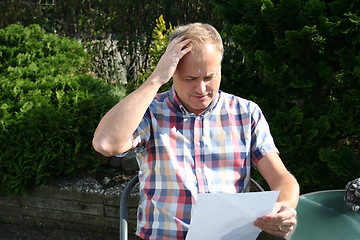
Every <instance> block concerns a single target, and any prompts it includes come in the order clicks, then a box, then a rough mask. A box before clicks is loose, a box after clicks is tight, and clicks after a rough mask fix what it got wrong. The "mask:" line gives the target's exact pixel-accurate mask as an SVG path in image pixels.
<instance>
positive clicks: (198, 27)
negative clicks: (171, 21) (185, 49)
mask: <svg viewBox="0 0 360 240" xmlns="http://www.w3.org/2000/svg"><path fill="white" fill-rule="evenodd" d="M182 36H184V38H185V39H191V45H192V47H193V48H194V50H197V49H199V48H201V47H202V46H203V44H204V43H211V44H214V45H215V47H216V48H217V50H218V51H219V53H221V57H222V56H223V54H224V46H223V42H222V38H221V36H220V34H219V32H218V31H217V30H216V29H215V28H214V27H213V26H211V25H210V24H207V23H190V24H187V25H182V26H178V27H177V28H176V29H175V31H174V32H173V33H172V34H171V35H170V42H171V41H172V40H173V39H174V38H177V37H182Z"/></svg>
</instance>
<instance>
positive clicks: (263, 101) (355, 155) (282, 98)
mask: <svg viewBox="0 0 360 240" xmlns="http://www.w3.org/2000/svg"><path fill="white" fill-rule="evenodd" d="M214 2H216V5H217V9H218V11H219V13H220V15H221V17H222V18H223V19H225V22H226V31H225V32H226V33H227V34H226V35H225V36H226V39H227V41H228V42H231V43H232V44H229V45H228V48H227V49H226V50H227V52H226V54H225V59H224V68H223V72H224V78H223V85H222V88H223V89H225V90H228V91H231V92H233V93H236V94H238V95H240V96H244V97H246V98H250V99H253V100H255V101H256V102H258V103H259V104H260V106H261V107H262V109H263V111H264V112H265V114H266V116H267V118H268V120H269V123H270V127H271V131H272V133H273V136H274V138H275V141H276V143H277V145H278V147H279V148H280V151H281V157H282V159H283V160H284V161H285V163H286V165H287V166H288V168H289V169H290V170H291V171H292V172H293V174H294V175H295V176H296V177H297V179H298V180H299V182H300V184H301V189H302V192H308V191H314V190H321V189H336V188H344V187H345V184H346V183H347V182H348V181H350V180H352V179H355V178H357V177H360V167H359V163H360V156H359V149H360V14H359V11H360V2H359V1H348V0H333V1H331V0H327V1H320V0H287V1H277V0H273V1H271V0H262V1H255V0H226V1H224V0H214Z"/></svg>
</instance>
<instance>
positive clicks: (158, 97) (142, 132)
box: [93, 23, 299, 239]
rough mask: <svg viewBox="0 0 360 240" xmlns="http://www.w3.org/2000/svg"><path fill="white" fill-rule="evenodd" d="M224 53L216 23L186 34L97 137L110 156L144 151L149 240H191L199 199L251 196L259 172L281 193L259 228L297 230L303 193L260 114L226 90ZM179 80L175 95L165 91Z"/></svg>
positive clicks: (142, 221) (140, 157) (144, 231)
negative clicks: (204, 196)
mask: <svg viewBox="0 0 360 240" xmlns="http://www.w3.org/2000/svg"><path fill="white" fill-rule="evenodd" d="M223 51H224V50H223V44H222V40H221V37H220V35H219V33H218V32H217V31H216V30H215V28H213V27H212V26H211V25H208V24H201V23H194V24H189V25H185V26H180V27H178V28H177V29H176V30H175V31H174V33H173V34H172V35H171V37H170V43H169V45H168V47H167V49H166V51H165V53H164V54H163V56H162V57H161V59H160V61H159V63H158V65H157V67H156V69H155V70H154V72H153V73H152V74H151V76H150V77H149V78H148V79H147V81H146V82H144V83H143V84H142V85H141V86H140V87H139V88H138V89H137V90H135V91H134V92H132V93H131V94H129V95H128V96H127V97H125V98H124V99H123V100H121V101H120V102H119V103H118V104H116V105H115V106H114V107H113V108H112V109H111V110H110V111H109V112H108V113H107V114H106V115H105V116H104V117H103V119H102V120H101V121H100V123H99V126H98V128H97V129H96V131H95V134H94V140H93V145H94V148H95V150H96V151H98V152H100V153H102V154H103V155H105V156H114V155H118V154H123V153H126V152H127V151H129V150H131V149H134V148H136V155H137V161H138V164H139V168H140V172H139V181H140V203H139V204H140V205H139V210H138V230H137V234H138V235H139V236H140V237H141V238H143V239H184V238H185V237H186V233H187V230H188V227H189V224H190V219H191V210H192V207H193V205H194V204H195V202H196V197H197V194H198V193H209V192H224V193H238V192H244V191H246V190H248V186H249V179H250V169H251V165H253V166H254V167H256V168H257V169H258V171H259V172H260V173H261V174H262V175H263V176H264V178H265V180H266V181H267V182H268V184H269V186H270V188H271V189H272V190H279V191H280V195H279V198H278V200H277V203H276V205H275V207H274V210H273V212H272V213H271V214H268V215H266V216H264V217H262V218H259V219H257V220H256V221H255V222H254V224H255V226H257V227H259V228H261V229H262V230H264V231H266V232H268V233H270V234H273V235H276V236H282V237H284V236H287V235H288V234H289V233H290V232H291V231H292V230H293V228H294V225H295V224H296V218H295V217H296V211H295V207H296V205H297V201H298V195H299V186H298V184H297V181H296V180H295V178H294V177H293V176H292V175H291V174H290V173H289V172H288V171H287V169H286V168H285V166H284V165H283V163H282V161H281V159H280V158H279V156H278V150H277V149H276V147H275V145H274V142H273V139H272V137H271V135H270V132H269V127H268V124H267V122H266V120H265V119H264V116H263V115H262V113H261V110H260V109H259V107H258V106H257V105H256V104H254V103H253V102H250V101H247V100H245V99H242V98H240V97H236V96H233V95H230V94H227V93H225V92H222V91H220V90H219V86H220V80H221V60H222V56H223ZM171 78H173V87H172V89H171V90H170V91H167V92H165V93H160V94H157V91H158V90H159V88H160V87H161V86H162V85H163V84H165V83H167V82H168V81H169V80H170V79H171ZM219 220H221V219H219ZM234 224H236V223H234Z"/></svg>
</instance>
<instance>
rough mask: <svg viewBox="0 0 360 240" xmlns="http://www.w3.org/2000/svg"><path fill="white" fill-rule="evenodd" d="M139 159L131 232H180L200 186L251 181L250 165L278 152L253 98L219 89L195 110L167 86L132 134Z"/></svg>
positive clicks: (234, 186) (214, 189)
mask: <svg viewBox="0 0 360 240" xmlns="http://www.w3.org/2000/svg"><path fill="white" fill-rule="evenodd" d="M133 146H134V148H136V150H135V151H136V157H137V161H138V164H139V168H140V172H139V180H140V202H139V208H138V230H137V234H138V235H139V236H140V237H142V238H144V239H162V240H166V239H185V236H186V233H187V230H188V228H189V224H190V219H191V211H192V207H193V205H194V204H195V202H196V198H197V194H198V193H210V192H211V193H239V192H244V191H247V190H248V188H249V180H250V169H251V165H256V164H257V162H258V161H259V160H260V159H261V158H262V157H263V156H265V155H266V154H267V153H269V152H278V150H277V149H276V147H275V145H274V141H273V138H272V136H271V135H270V131H269V126H268V124H267V122H266V120H265V118H264V116H263V114H262V112H261V110H260V108H259V107H258V106H257V105H256V104H255V103H253V102H251V101H248V100H245V99H242V98H240V97H236V96H234V95H231V94H227V93H225V92H222V91H219V92H218V94H217V96H216V97H215V99H214V101H213V102H212V103H211V105H210V106H209V107H208V109H207V110H206V111H204V112H203V113H202V114H201V115H195V114H192V113H189V112H187V111H186V109H185V108H184V107H183V106H182V105H181V103H180V101H179V99H178V98H177V95H176V93H175V91H174V90H173V89H171V90H170V91H168V92H165V93H160V94H158V95H157V96H156V97H155V99H154V100H153V102H152V103H151V105H150V106H149V108H148V110H147V112H146V114H145V116H144V118H143V120H142V122H141V123H140V125H139V126H138V128H137V129H136V131H135V132H134V134H133Z"/></svg>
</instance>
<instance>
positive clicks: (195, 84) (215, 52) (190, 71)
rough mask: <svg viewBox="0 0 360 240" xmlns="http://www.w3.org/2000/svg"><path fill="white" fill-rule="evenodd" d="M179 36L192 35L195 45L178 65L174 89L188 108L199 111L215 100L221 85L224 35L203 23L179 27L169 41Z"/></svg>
mask: <svg viewBox="0 0 360 240" xmlns="http://www.w3.org/2000/svg"><path fill="white" fill-rule="evenodd" d="M176 37H184V39H190V40H191V42H190V43H189V45H190V47H191V48H192V49H191V51H190V52H189V53H187V54H186V55H185V56H184V57H183V58H182V59H181V60H180V62H179V64H178V66H177V69H176V71H175V73H174V75H173V83H174V89H175V91H176V93H177V96H178V97H179V99H180V101H181V103H182V104H183V106H184V107H185V108H186V110H187V111H189V112H192V113H195V114H200V113H201V112H203V111H204V110H205V109H206V108H207V107H208V106H209V105H210V104H211V102H212V101H213V100H214V97H215V96H216V94H217V92H218V90H219V87H220V81H221V60H222V57H223V52H224V49H223V44H222V39H221V36H220V34H219V33H218V32H217V31H216V29H215V28H214V27H212V26H211V25H209V24H202V23H193V24H189V25H185V26H180V27H178V28H176V30H175V31H174V32H173V34H172V35H171V36H170V41H172V40H173V39H174V38H176Z"/></svg>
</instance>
